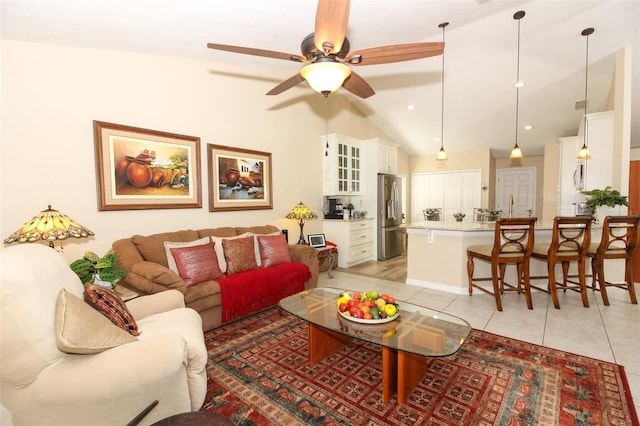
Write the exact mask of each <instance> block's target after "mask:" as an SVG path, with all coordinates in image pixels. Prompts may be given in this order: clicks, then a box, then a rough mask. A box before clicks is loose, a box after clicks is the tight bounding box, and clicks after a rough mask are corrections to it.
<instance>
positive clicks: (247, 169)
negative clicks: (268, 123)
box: [207, 144, 273, 212]
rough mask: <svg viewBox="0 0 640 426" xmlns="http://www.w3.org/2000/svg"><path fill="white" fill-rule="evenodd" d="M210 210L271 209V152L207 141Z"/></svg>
mask: <svg viewBox="0 0 640 426" xmlns="http://www.w3.org/2000/svg"><path fill="white" fill-rule="evenodd" d="M207 160H208V164H209V182H208V183H209V211H211V212H216V211H233V210H261V209H272V208H273V187H272V183H271V182H272V180H271V153H270V152H262V151H254V150H250V149H243V148H234V147H230V146H223V145H214V144H207Z"/></svg>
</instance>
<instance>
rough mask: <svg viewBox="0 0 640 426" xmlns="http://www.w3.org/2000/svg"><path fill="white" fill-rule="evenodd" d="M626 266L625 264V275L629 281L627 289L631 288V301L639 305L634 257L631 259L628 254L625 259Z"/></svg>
mask: <svg viewBox="0 0 640 426" xmlns="http://www.w3.org/2000/svg"><path fill="white" fill-rule="evenodd" d="M624 266H625V268H624V269H625V273H624V277H625V280H626V281H627V290H629V298H630V299H631V303H633V304H634V305H637V304H638V299H637V297H636V289H635V287H634V285H633V261H632V259H629V256H628V255H627V259H625V260H624Z"/></svg>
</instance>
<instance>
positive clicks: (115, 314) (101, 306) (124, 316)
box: [84, 284, 140, 336]
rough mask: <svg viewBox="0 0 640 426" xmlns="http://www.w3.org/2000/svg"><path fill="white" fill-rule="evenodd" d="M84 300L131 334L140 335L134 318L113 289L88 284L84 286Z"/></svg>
mask: <svg viewBox="0 0 640 426" xmlns="http://www.w3.org/2000/svg"><path fill="white" fill-rule="evenodd" d="M84 301H85V302H87V303H88V304H89V305H91V306H93V307H94V308H95V309H96V310H97V311H98V312H100V313H101V314H102V315H104V316H105V317H107V318H109V319H110V320H111V322H113V323H114V324H115V325H117V326H118V327H120V328H122V329H123V330H125V331H128V332H129V333H131V335H133V336H139V335H140V332H139V331H138V324H136V320H135V319H134V318H133V315H131V312H129V309H128V308H127V305H126V304H125V303H124V300H122V299H121V298H120V296H118V294H117V293H116V292H115V291H113V290H109V289H107V288H104V287H100V286H98V285H95V284H89V285H87V286H85V288H84Z"/></svg>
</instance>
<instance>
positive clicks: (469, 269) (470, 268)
mask: <svg viewBox="0 0 640 426" xmlns="http://www.w3.org/2000/svg"><path fill="white" fill-rule="evenodd" d="M473 269H474V268H473V256H471V255H467V275H468V276H469V296H471V295H472V294H473Z"/></svg>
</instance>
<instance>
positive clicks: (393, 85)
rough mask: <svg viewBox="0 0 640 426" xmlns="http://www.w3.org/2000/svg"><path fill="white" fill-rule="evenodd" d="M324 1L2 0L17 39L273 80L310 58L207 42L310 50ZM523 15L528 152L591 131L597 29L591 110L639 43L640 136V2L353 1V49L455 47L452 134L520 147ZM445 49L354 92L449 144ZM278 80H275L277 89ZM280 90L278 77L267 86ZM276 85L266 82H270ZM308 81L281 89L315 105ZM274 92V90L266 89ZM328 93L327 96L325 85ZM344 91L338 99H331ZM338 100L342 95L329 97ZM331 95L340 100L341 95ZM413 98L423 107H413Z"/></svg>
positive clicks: (601, 103)
mask: <svg viewBox="0 0 640 426" xmlns="http://www.w3.org/2000/svg"><path fill="white" fill-rule="evenodd" d="M316 4H317V3H316V0H233V1H224V2H223V1H220V0H215V1H213V0H182V1H179V2H177V1H173V0H91V1H87V0H2V9H1V13H2V15H1V19H2V21H1V31H2V38H3V39H12V40H23V41H33V42H40V43H52V44H61V45H73V46H81V47H91V48H99V49H111V50H121V51H132V52H139V53H145V54H150V55H160V56H172V57H180V58H188V59H195V60H201V61H207V62H210V63H211V70H212V72H213V74H212V78H215V76H214V74H215V72H216V71H217V70H219V71H221V72H222V71H223V70H228V69H229V68H228V65H233V66H234V68H233V69H239V70H246V71H245V72H244V73H243V74H239V75H241V76H243V77H245V78H262V79H264V78H266V79H267V80H268V81H270V82H271V81H272V86H275V85H276V84H278V83H279V82H280V81H281V80H284V79H285V78H288V77H290V76H291V75H293V74H295V73H296V72H297V71H298V70H299V69H300V64H296V63H293V62H289V61H282V60H277V59H269V58H261V57H254V56H247V55H241V54H235V53H228V52H221V51H215V50H211V49H207V47H206V44H207V42H215V43H222V44H232V45H237V46H246V47H253V48H260V49H267V50H275V51H280V52H287V53H296V54H297V53H299V52H300V42H301V41H302V39H303V38H304V37H305V36H306V35H307V34H309V33H311V32H313V29H314V23H315V11H316ZM518 10H524V11H525V12H526V16H525V17H524V18H523V19H522V20H521V22H520V23H521V56H520V77H521V80H523V81H524V82H525V84H526V85H525V86H524V87H523V88H521V89H520V102H519V105H520V108H519V111H520V114H519V116H520V117H519V124H520V126H523V125H525V124H531V125H533V126H534V128H533V129H532V130H528V131H524V130H519V131H518V143H519V145H520V146H521V147H522V149H523V151H524V154H525V156H526V155H540V154H542V153H543V146H544V144H545V143H548V142H552V141H556V140H557V138H558V137H564V136H573V135H576V134H578V131H579V123H580V117H581V115H582V113H583V110H576V109H575V103H576V101H580V100H582V99H584V89H585V84H584V83H585V69H584V65H585V59H586V58H585V53H586V37H583V36H581V35H580V33H581V31H582V30H583V29H585V28H587V27H594V28H595V33H594V34H593V35H591V36H590V37H589V86H588V88H589V99H588V112H589V113H591V112H596V111H603V110H606V109H607V107H606V105H607V98H608V96H609V93H610V88H611V83H612V77H613V69H614V55H615V52H616V51H618V50H619V49H621V48H623V47H625V46H630V47H631V48H632V53H633V68H632V69H633V73H632V80H633V83H632V84H633V86H632V87H633V89H632V94H633V95H634V97H633V99H632V123H631V126H632V130H631V141H632V142H631V145H632V146H635V147H640V99H639V97H638V96H637V95H638V93H640V65H638V62H639V60H638V58H639V57H640V52H639V51H638V49H637V48H638V45H639V42H640V30H639V28H640V25H639V23H640V1H637V0H609V1H581V0H569V1H555V0H547V1H516V0H352V1H351V14H350V18H349V27H348V32H347V37H348V38H349V40H350V42H351V50H357V49H362V48H367V47H374V46H380V45H388V44H396V43H409V42H416V41H441V40H442V30H441V29H440V28H438V24H440V23H442V22H445V21H448V22H450V25H449V26H448V27H447V29H446V38H445V40H446V48H445V82H446V84H445V101H444V102H445V108H444V145H445V148H446V149H447V151H448V152H449V154H450V156H451V155H452V154H453V153H454V152H455V151H463V150H469V149H481V148H487V147H488V148H491V149H493V150H494V155H496V156H497V157H505V156H507V155H508V152H509V151H510V149H511V147H512V146H513V144H514V140H515V108H516V89H515V88H514V87H513V83H514V82H515V79H516V62H517V61H516V59H517V54H516V52H517V21H516V20H514V19H513V14H514V13H515V12H516V11H518ZM441 70H442V57H439V56H438V57H433V58H426V59H420V60H415V61H410V62H401V63H396V64H386V65H372V66H368V67H367V66H362V67H357V68H355V71H356V72H358V73H359V74H360V75H361V76H362V77H364V78H365V79H366V80H367V82H369V84H370V85H371V86H372V87H373V89H374V90H375V91H376V95H374V96H372V97H370V98H368V99H365V100H362V99H359V98H356V97H354V96H353V95H351V94H350V93H349V92H347V91H345V90H339V91H338V92H336V93H335V94H333V95H331V96H346V97H348V98H349V99H350V100H352V101H353V103H354V104H356V105H357V107H358V108H359V109H361V110H362V111H363V112H364V113H366V114H368V115H369V117H370V119H371V120H372V121H373V122H374V123H376V124H377V125H378V126H379V127H380V128H381V129H382V130H383V131H385V133H386V134H388V135H389V137H390V138H391V139H392V140H394V141H395V142H398V143H400V144H401V145H403V147H404V149H405V150H406V151H407V152H408V153H410V154H425V153H435V152H436V151H437V150H438V148H439V145H440V142H438V141H437V140H436V139H437V138H438V137H439V136H440V128H441V126H440V123H441V106H440V105H441ZM269 88H270V87H269ZM267 89H268V88H267ZM266 91H267V90H265V92H266ZM309 91H311V88H309V87H308V85H307V84H306V83H303V84H300V85H298V86H296V87H295V88H293V89H290V90H289V91H286V92H285V93H283V94H281V95H278V96H275V97H273V104H274V106H275V105H279V104H282V102H283V101H289V102H291V101H299V102H306V99H305V96H304V95H306V94H308V93H309ZM256 95H260V96H264V95H263V94H256ZM317 96H321V95H320V94H318V95H317ZM330 99H331V98H330ZM329 101H330V100H329ZM329 105H331V104H330V103H329ZM408 105H413V106H414V109H413V110H409V109H408V108H407V107H408Z"/></svg>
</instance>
